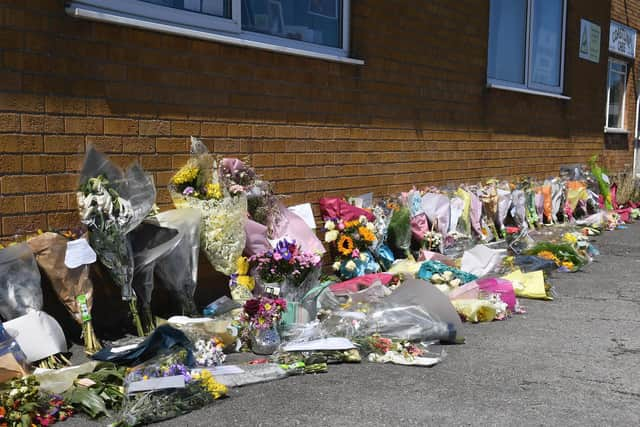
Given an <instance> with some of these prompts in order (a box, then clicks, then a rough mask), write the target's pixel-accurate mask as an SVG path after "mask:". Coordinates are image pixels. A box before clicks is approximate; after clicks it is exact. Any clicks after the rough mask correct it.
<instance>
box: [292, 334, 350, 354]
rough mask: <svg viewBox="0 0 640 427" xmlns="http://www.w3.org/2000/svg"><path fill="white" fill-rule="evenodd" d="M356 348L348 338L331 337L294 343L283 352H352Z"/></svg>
mask: <svg viewBox="0 0 640 427" xmlns="http://www.w3.org/2000/svg"><path fill="white" fill-rule="evenodd" d="M352 348H356V346H355V345H354V344H353V343H352V342H351V341H349V340H348V339H347V338H340V337H329V338H321V339H317V340H313V341H305V342H292V343H290V344H287V345H286V346H284V348H283V351H314V350H351V349H352Z"/></svg>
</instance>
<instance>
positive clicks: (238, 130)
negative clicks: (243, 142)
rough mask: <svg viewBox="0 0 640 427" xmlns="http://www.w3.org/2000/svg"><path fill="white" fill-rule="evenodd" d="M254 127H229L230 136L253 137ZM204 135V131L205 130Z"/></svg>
mask: <svg viewBox="0 0 640 427" xmlns="http://www.w3.org/2000/svg"><path fill="white" fill-rule="evenodd" d="M251 132H252V127H251V126H250V125H231V124H230V125H229V133H228V135H229V136H231V137H239V136H251ZM203 135H204V129H203Z"/></svg>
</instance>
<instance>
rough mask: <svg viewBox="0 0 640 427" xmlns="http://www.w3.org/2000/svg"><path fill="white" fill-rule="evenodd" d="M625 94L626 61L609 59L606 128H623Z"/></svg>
mask: <svg viewBox="0 0 640 427" xmlns="http://www.w3.org/2000/svg"><path fill="white" fill-rule="evenodd" d="M626 94H627V63H626V62H623V61H619V60H617V59H613V58H610V59H609V73H608V77H607V117H606V124H605V127H606V129H610V130H624V104H625V102H624V100H625V97H626Z"/></svg>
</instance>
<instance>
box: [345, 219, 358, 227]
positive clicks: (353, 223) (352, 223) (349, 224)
mask: <svg viewBox="0 0 640 427" xmlns="http://www.w3.org/2000/svg"><path fill="white" fill-rule="evenodd" d="M359 225H360V221H359V220H357V219H354V220H353V221H347V222H346V223H345V224H344V228H353V227H358V226H359Z"/></svg>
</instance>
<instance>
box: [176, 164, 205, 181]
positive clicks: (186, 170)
mask: <svg viewBox="0 0 640 427" xmlns="http://www.w3.org/2000/svg"><path fill="white" fill-rule="evenodd" d="M199 173H200V169H198V168H194V167H193V166H189V165H186V166H183V167H182V168H181V169H180V170H179V171H178V172H177V173H176V174H175V175H174V176H173V179H172V181H173V183H174V184H176V185H182V184H187V183H190V182H191V181H193V180H194V179H196V178H197V177H198V174H199Z"/></svg>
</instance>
